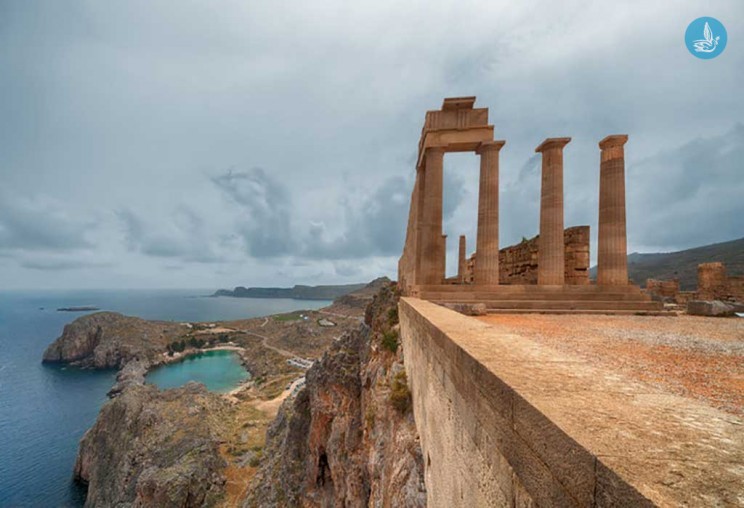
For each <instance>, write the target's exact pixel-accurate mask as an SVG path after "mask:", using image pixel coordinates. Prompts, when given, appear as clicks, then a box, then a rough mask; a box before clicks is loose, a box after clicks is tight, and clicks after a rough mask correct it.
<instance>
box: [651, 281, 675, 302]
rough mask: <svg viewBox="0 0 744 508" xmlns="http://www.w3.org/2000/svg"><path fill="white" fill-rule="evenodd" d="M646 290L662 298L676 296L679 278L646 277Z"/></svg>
mask: <svg viewBox="0 0 744 508" xmlns="http://www.w3.org/2000/svg"><path fill="white" fill-rule="evenodd" d="M646 292H647V293H649V294H652V295H656V296H661V297H664V298H676V296H677V293H679V280H678V279H672V280H657V279H646Z"/></svg>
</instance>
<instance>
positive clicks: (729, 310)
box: [687, 300, 736, 317]
mask: <svg viewBox="0 0 744 508" xmlns="http://www.w3.org/2000/svg"><path fill="white" fill-rule="evenodd" d="M735 312H736V308H735V307H734V306H733V305H729V304H727V303H724V302H721V301H719V300H713V301H706V300H691V301H689V302H687V313H688V314H690V315H693V316H713V317H730V316H733V315H734V314H735Z"/></svg>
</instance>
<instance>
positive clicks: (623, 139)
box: [599, 134, 628, 150]
mask: <svg viewBox="0 0 744 508" xmlns="http://www.w3.org/2000/svg"><path fill="white" fill-rule="evenodd" d="M627 142H628V135H627V134H611V135H609V136H607V137H606V138H604V139H603V140H602V141H600V142H599V149H600V150H605V149H607V148H613V147H615V146H623V145H624V144H625V143H627Z"/></svg>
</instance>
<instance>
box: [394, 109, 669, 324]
mask: <svg viewBox="0 0 744 508" xmlns="http://www.w3.org/2000/svg"><path fill="white" fill-rule="evenodd" d="M474 105H475V97H455V98H448V99H445V100H444V103H443V104H442V109H441V110H437V111H427V113H426V119H425V121H424V127H423V129H422V131H421V139H420V141H419V151H418V160H417V164H416V182H415V185H414V188H413V193H412V195H411V207H410V212H409V216H408V229H407V232H406V242H405V246H404V249H403V255H402V256H401V258H400V261H399V262H398V280H399V283H400V285H401V288H402V289H403V292H404V294H406V295H410V296H418V297H420V298H424V299H427V300H432V301H436V302H440V303H448V302H449V303H485V304H486V306H487V308H488V310H489V311H490V312H500V311H502V312H503V311H523V312H525V311H527V312H534V311H555V312H572V311H574V312H575V311H581V312H629V313H632V312H646V313H649V312H658V311H659V310H660V309H661V306H660V304H659V303H658V302H653V301H651V299H650V298H649V297H648V296H647V295H645V294H643V293H642V292H641V290H640V288H638V287H637V286H634V285H631V284H630V283H629V280H628V267H627V239H626V226H625V154H624V145H625V143H626V142H627V141H628V136H626V135H612V136H607V137H606V138H604V139H603V140H602V141H600V142H599V149H600V168H599V172H600V177H599V247H598V249H599V252H598V263H597V270H598V272H597V281H596V284H592V283H590V281H589V276H588V269H589V226H578V227H574V228H568V229H564V219H563V217H564V215H563V150H564V148H565V147H566V145H567V144H568V143H569V142H570V141H571V138H567V137H561V138H548V139H546V140H544V141H543V142H542V143H540V144H539V146H538V147H537V148H536V149H535V151H536V152H538V153H540V154H541V155H542V187H541V197H540V224H539V231H540V233H539V235H538V236H537V237H536V238H535V239H533V240H525V241H523V242H522V243H521V244H519V245H516V246H512V247H507V248H506V249H503V250H502V249H499V152H500V150H501V149H502V148H503V147H504V145H505V143H506V141H503V140H496V139H494V131H493V125H489V123H488V109H487V108H475V107H474ZM468 151H470V152H475V153H476V154H478V155H479V156H480V179H479V195H478V226H477V237H476V251H475V254H473V256H471V257H470V258H468V257H467V250H466V239H465V237H464V236H460V238H459V258H458V273H457V276H456V277H452V278H446V276H445V252H446V241H447V236H446V235H444V231H443V230H442V196H443V190H444V189H443V183H442V182H443V169H444V154H445V153H448V152H468Z"/></svg>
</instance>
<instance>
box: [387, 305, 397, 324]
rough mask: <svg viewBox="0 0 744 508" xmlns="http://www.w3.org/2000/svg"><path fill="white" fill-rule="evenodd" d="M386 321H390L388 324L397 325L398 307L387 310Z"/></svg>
mask: <svg viewBox="0 0 744 508" xmlns="http://www.w3.org/2000/svg"><path fill="white" fill-rule="evenodd" d="M388 323H390V326H393V325H397V324H398V307H397V306H396V307H391V308H390V310H388Z"/></svg>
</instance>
